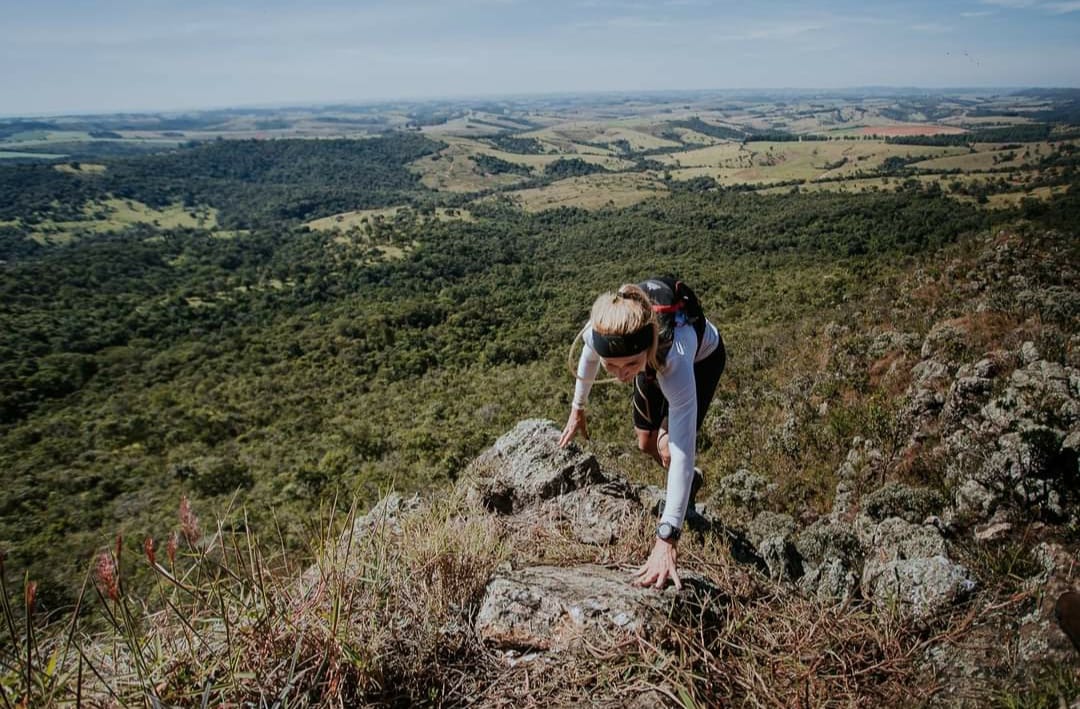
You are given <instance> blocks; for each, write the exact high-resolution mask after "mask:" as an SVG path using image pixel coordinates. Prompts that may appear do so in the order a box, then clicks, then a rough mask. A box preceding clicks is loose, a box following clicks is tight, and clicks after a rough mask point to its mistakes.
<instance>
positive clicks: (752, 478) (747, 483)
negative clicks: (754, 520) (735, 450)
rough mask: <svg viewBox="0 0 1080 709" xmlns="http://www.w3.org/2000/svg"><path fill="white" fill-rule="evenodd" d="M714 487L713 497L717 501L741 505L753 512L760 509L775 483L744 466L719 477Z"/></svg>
mask: <svg viewBox="0 0 1080 709" xmlns="http://www.w3.org/2000/svg"><path fill="white" fill-rule="evenodd" d="M716 488H717V489H716V493H715V499H716V500H717V501H718V502H720V503H721V504H727V505H732V506H733V507H742V508H745V509H747V510H749V511H750V512H752V513H753V512H757V511H759V510H760V509H761V506H762V505H763V504H764V503H765V499H766V497H767V496H768V495H769V493H771V492H773V491H774V490H775V489H776V484H775V483H770V482H769V481H768V480H766V479H765V478H763V477H761V476H760V475H755V474H754V473H752V472H750V471H749V470H747V469H746V468H740V469H738V470H736V471H735V472H734V473H732V474H731V475H725V476H724V477H722V478H720V479H719V480H718V481H717V484H716Z"/></svg>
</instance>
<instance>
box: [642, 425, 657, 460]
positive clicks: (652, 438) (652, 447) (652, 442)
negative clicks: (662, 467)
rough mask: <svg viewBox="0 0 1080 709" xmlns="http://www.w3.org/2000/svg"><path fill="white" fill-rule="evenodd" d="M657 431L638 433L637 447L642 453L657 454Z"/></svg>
mask: <svg viewBox="0 0 1080 709" xmlns="http://www.w3.org/2000/svg"><path fill="white" fill-rule="evenodd" d="M656 434H657V432H656V431H642V430H640V429H639V430H638V431H637V447H638V450H639V451H641V452H642V453H648V454H650V455H653V454H655V453H656Z"/></svg>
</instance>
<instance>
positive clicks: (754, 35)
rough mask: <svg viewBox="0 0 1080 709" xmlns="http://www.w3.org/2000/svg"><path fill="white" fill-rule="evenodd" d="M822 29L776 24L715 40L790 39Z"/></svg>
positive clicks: (805, 24) (810, 26)
mask: <svg viewBox="0 0 1080 709" xmlns="http://www.w3.org/2000/svg"><path fill="white" fill-rule="evenodd" d="M822 29H824V26H823V25H821V24H817V23H813V24H810V23H801V24H800V23H791V24H786V25H782V24H777V25H768V26H762V27H755V28H747V29H745V30H743V31H741V32H734V33H731V34H726V35H721V36H720V37H717V39H718V40H721V41H727V42H749V41H753V40H761V39H766V40H767V39H791V38H793V37H798V36H800V35H804V34H809V33H811V32H817V31H820V30H822Z"/></svg>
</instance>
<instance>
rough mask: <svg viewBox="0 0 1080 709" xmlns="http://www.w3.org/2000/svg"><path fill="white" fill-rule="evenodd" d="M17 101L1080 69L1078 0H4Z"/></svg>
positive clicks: (643, 85)
mask: <svg viewBox="0 0 1080 709" xmlns="http://www.w3.org/2000/svg"><path fill="white" fill-rule="evenodd" d="M0 18H3V19H2V22H0V115H44V114H57V113H71V112H109V111H138V110H178V109H192V108H206V107H224V106H243V105H252V104H282V103H294V104H298V103H322V102H333V101H347V102H364V101H371V100H379V99H390V98H426V97H440V96H478V95H499V94H530V93H551V92H574V91H604V90H615V91H628V90H630V91H632V90H666V89H694V88H701V89H709V88H713V89H720V88H735V89H739V88H780V87H790V88H838V87H850V86H867V85H877V86H921V87H928V88H937V87H958V86H971V87H979V86H985V87H1000V86H1032V85H1038V86H1072V87H1077V86H1080V0H959V1H956V2H952V1H949V0H943V1H940V2H929V1H926V0H908V1H907V2H891V1H888V2H853V1H849V0H829V1H823V2H774V1H771V0H758V1H757V2H754V1H753V0H740V1H739V2H731V1H729V0H653V1H647V2H646V1H640V2H638V1H634V0H543V1H541V0H396V1H393V2H389V1H387V2H383V1H381V0H356V1H354V2H344V1H333V0H317V1H315V2H308V3H287V2H275V1H271V2H255V1H254V0H250V1H244V2H228V1H227V0H224V1H223V2H220V3H210V2H205V1H204V0H186V1H185V2H174V1H173V0H121V1H110V0H104V1H102V2H85V1H77V0H37V1H36V2H27V1H26V0H18V1H17V2H16V1H15V0H0Z"/></svg>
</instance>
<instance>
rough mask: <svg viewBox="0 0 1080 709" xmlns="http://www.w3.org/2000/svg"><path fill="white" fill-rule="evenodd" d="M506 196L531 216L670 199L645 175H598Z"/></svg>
mask: <svg viewBox="0 0 1080 709" xmlns="http://www.w3.org/2000/svg"><path fill="white" fill-rule="evenodd" d="M506 196H508V197H509V198H510V199H512V200H513V201H514V202H515V203H517V204H518V205H520V206H521V207H522V208H524V209H525V210H527V211H530V212H541V211H543V210H545V209H556V208H558V207H582V208H584V209H603V208H605V207H612V208H619V207H626V206H629V205H631V204H636V203H638V202H641V201H643V200H646V199H650V198H652V197H658V196H667V187H666V186H665V185H664V184H663V183H662V182H661V181H659V180H657V179H655V178H652V177H650V176H648V175H645V174H642V173H629V174H602V173H597V174H593V175H584V176H581V177H570V178H567V179H565V180H559V181H558V182H553V183H551V184H550V185H545V186H543V187H533V188H530V189H524V190H517V191H514V192H509V193H506Z"/></svg>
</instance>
